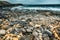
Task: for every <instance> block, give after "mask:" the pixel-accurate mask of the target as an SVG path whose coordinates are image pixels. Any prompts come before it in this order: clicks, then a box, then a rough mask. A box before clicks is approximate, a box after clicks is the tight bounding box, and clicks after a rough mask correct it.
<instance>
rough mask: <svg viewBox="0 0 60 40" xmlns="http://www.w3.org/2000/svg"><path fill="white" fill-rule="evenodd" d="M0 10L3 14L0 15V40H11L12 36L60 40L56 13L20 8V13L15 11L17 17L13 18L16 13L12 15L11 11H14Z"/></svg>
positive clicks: (28, 39) (58, 18) (59, 22)
mask: <svg viewBox="0 0 60 40" xmlns="http://www.w3.org/2000/svg"><path fill="white" fill-rule="evenodd" d="M1 11H2V12H1V14H3V15H2V16H1V15H0V16H1V18H0V35H2V34H3V35H2V36H0V38H1V39H2V40H7V39H10V40H12V39H13V38H16V39H18V40H60V37H59V36H60V35H59V34H60V30H59V29H58V28H60V17H59V16H58V15H52V14H50V12H44V11H42V12H41V11H39V12H38V11H36V10H23V11H24V12H23V11H22V10H21V11H20V13H19V12H17V15H19V17H18V18H15V17H16V14H14V15H12V13H16V12H9V11H8V12H7V11H4V10H1ZM4 13H5V14H4ZM9 13H11V14H9ZM44 13H45V14H44ZM48 13H49V14H48ZM7 14H8V15H10V17H8V15H7ZM5 16H7V18H5ZM57 16H58V17H57ZM6 20H7V21H6ZM57 20H58V21H57ZM6 26H7V27H6ZM56 35H58V36H56ZM1 39H0V40H1ZM14 40H15V39H14Z"/></svg>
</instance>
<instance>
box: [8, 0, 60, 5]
mask: <svg viewBox="0 0 60 40" xmlns="http://www.w3.org/2000/svg"><path fill="white" fill-rule="evenodd" d="M8 1H9V2H10V3H23V4H60V0H8Z"/></svg>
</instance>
